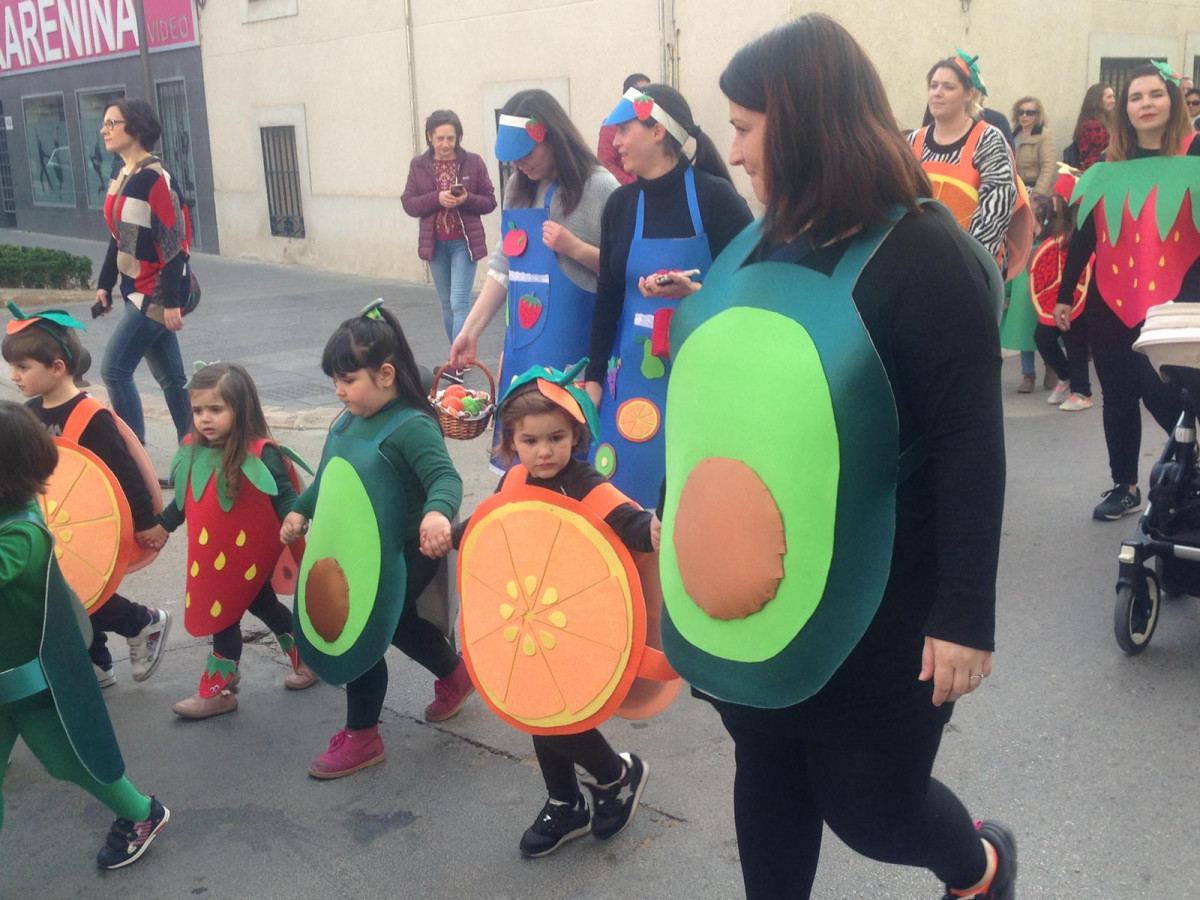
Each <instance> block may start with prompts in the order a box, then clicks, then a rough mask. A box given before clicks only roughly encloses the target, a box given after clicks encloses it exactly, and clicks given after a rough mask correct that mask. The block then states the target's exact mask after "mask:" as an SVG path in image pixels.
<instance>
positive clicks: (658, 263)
mask: <svg viewBox="0 0 1200 900" xmlns="http://www.w3.org/2000/svg"><path fill="white" fill-rule="evenodd" d="M684 184H685V186H686V188H687V202H688V211H689V212H690V213H691V216H692V230H693V231H694V232H695V235H694V236H692V237H686V238H644V237H642V230H643V224H644V221H645V207H646V195H645V193H642V194H640V195H639V196H638V207H637V221H636V222H635V224H634V229H633V240H632V242H631V243H630V245H629V261H628V262H627V263H626V264H625V304H624V307H623V308H622V311H621V321H620V322H619V323H618V325H617V340H616V344H615V345H614V347H613V352H612V356H611V357H610V358H609V361H608V372H607V375H606V377H605V381H604V396H603V398H602V399H601V401H600V434H599V435H598V441H599V444H598V446H596V447H595V449H594V450H593V451H592V463H593V465H595V467H596V469H597V470H598V471H599V472H600V474H602V475H604V476H605V477H607V478H609V479H610V480H611V481H612V482H613V483H614V484H615V485H616V486H617V489H618V490H620V491H621V493H623V494H624V495H625V496H626V497H628V498H629V499H631V500H633V501H634V502H635V503H639V504H641V505H642V506H644V507H646V508H648V509H653V508H654V507H655V506H657V505H658V494H659V489H660V488H661V487H662V480H663V474H664V473H665V471H666V459H665V456H664V455H663V448H664V443H663V413H664V411H665V409H666V401H667V379H668V377H669V375H670V372H671V361H670V357H669V353H668V347H667V346H666V341H665V334H666V329H667V327H668V325H669V323H670V320H671V315H672V314H673V313H674V312H675V310H676V308H677V307H678V306H679V303H680V301H679V300H668V299H664V298H661V297H657V298H653V299H652V298H649V297H644V296H642V292H641V290H640V289H639V288H638V279H639V278H644V277H645V276H647V275H650V274H651V273H654V272H658V271H660V270H675V271H686V270H688V269H699V270H700V275H699V276H697V277H696V278H695V279H693V280H696V281H699V280H700V279H701V278H703V277H704V273H705V272H707V271H708V268H709V266H711V265H712V251H711V250H710V249H709V246H708V235H706V234H705V233H704V223H703V222H701V221H700V204H699V202H698V201H697V199H696V176H695V173H694V172H693V170H692V169H690V168H689V169H688V170H687V172H686V173H685V175H684Z"/></svg>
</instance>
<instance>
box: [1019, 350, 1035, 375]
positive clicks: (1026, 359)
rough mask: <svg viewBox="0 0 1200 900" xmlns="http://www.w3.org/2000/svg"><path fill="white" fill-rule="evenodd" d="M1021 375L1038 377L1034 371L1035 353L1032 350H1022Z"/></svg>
mask: <svg viewBox="0 0 1200 900" xmlns="http://www.w3.org/2000/svg"><path fill="white" fill-rule="evenodd" d="M1021 374H1022V375H1036V374H1037V372H1035V371H1034V369H1033V351H1032V350H1022V351H1021Z"/></svg>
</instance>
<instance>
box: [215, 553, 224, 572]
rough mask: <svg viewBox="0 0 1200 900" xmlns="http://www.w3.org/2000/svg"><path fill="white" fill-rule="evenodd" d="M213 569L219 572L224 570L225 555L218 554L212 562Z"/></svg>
mask: <svg viewBox="0 0 1200 900" xmlns="http://www.w3.org/2000/svg"><path fill="white" fill-rule="evenodd" d="M213 568H214V569H216V570H217V571H218V572H220V571H221V570H222V569H224V568H225V554H224V553H218V554H217V558H216V559H214V560H213Z"/></svg>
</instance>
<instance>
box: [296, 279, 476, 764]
mask: <svg viewBox="0 0 1200 900" xmlns="http://www.w3.org/2000/svg"><path fill="white" fill-rule="evenodd" d="M321 368H322V369H323V370H324V372H325V374H326V375H328V376H330V377H331V378H333V381H334V386H335V389H336V392H337V397H338V399H339V400H340V401H341V402H342V403H344V404H345V405H346V411H345V412H344V413H343V414H342V415H341V416H340V417H339V418H338V419H337V421H336V422H334V423H333V426H332V427H331V428H330V432H329V437H328V438H327V439H326V441H325V449H324V451H323V453H322V455H321V466H320V469H319V470H318V472H317V477H316V480H315V481H313V483H312V485H311V486H310V487H309V488H308V490H306V491H305V492H304V494H303V495H302V496H301V497H300V499H299V500H298V501H297V503H296V507H295V510H294V511H293V512H292V513H291V514H290V515H289V516H288V517H287V518H286V519H285V520H284V523H283V528H282V530H281V532H280V537H281V538H282V539H283V541H284V542H285V543H291V542H292V541H295V540H298V539H299V538H300V536H301V535H302V534H304V533H305V531H306V528H307V527H308V524H309V520H311V521H312V527H311V530H309V531H308V540H307V546H306V548H305V552H304V559H303V561H302V562H301V565H300V574H299V578H298V580H297V585H296V618H297V623H296V640H297V642H298V643H299V644H300V648H301V653H303V654H304V658H305V660H306V661H307V662H308V663H309V665H311V666H312V667H313V669H314V670H315V671H316V672H317V674H318V675H319V676H320V677H321V678H322V679H323V680H325V681H327V682H329V683H330V684H345V685H346V705H347V710H346V727H345V728H342V729H339V730H338V732H337V733H336V734H335V735H334V736H333V738H332V739H331V740H330V742H329V749H328V750H327V751H326V752H325V753H323V754H321V755H320V756H318V757H317V758H316V759H314V760H313V761H312V763H311V764H310V765H309V767H308V774H309V775H311V776H312V777H313V778H322V779H327V778H341V777H343V776H346V775H350V774H353V773H354V772H357V771H359V770H360V769H364V768H366V767H367V766H373V765H376V764H378V763H381V762H383V760H384V759H385V757H386V755H387V753H386V751H385V750H384V746H383V740H382V739H381V738H380V737H379V714H380V713H381V712H382V711H383V701H384V697H385V695H386V694H387V685H388V670H387V663H386V662H385V661H384V658H383V657H384V653H385V652H386V651H387V648H388V646H389V645H394V646H395V647H397V648H399V649H400V650H401V651H402V652H403V653H404V654H405V655H406V656H408V657H410V658H411V659H413V660H415V661H416V662H418V663H420V664H421V665H422V666H424V667H425V668H426V669H428V670H429V671H430V672H432V673H433V675H434V676H435V677H436V679H437V680H436V681H435V682H434V695H435V696H434V700H433V702H432V703H430V704H429V706H428V707H426V709H425V718H426V720H427V721H430V722H441V721H444V720H445V719H448V718H450V717H451V716H453V715H454V714H455V713H457V712H458V710H459V708H460V707H461V706H462V704H463V702H464V701H465V700H466V699H467V697H468V696H470V694H471V692H472V691H473V690H474V688H473V687H472V685H471V678H470V676H469V675H468V673H467V669H466V666H465V665H464V663H463V661H462V657H460V656H459V655H458V653H457V652H456V651H455V650H454V647H453V646H452V645H451V644H450V642H449V641H448V640H447V639H446V636H445V634H443V633H442V631H441V630H440V629H438V628H437V626H435V625H433V624H432V623H430V622H427V621H425V620H424V619H422V618H421V617H420V616H419V615H418V614H417V598H418V597H419V596H420V595H421V593H422V592H423V591H424V590H425V588H426V587H427V586H428V585H429V583H430V582H431V581H432V580H433V578H434V576H435V575H436V573H437V568H438V565H439V557H442V556H445V554H446V552H447V551H448V550H449V549H450V519H451V518H452V517H453V516H454V515H455V514H456V513H457V512H458V507H459V504H460V503H462V478H460V477H459V474H458V472H457V470H456V469H455V468H454V463H453V462H452V461H451V459H450V454H449V453H447V452H446V444H445V441H444V439H443V437H442V432H441V429H440V428H439V427H438V424H437V420H436V418H435V417H434V411H433V407H432V406H431V405H430V402H429V397H428V396H427V395H426V394H425V392H424V391H423V390H422V389H421V379H420V373H419V372H418V370H417V364H416V361H415V360H414V359H413V354H412V350H411V349H410V348H409V346H408V341H407V340H406V339H405V337H404V331H403V329H401V327H400V323H399V322H397V321H396V319H395V317H394V316H393V315H392V314H391V313H390V312H388V311H387V310H386V309H383V301H382V300H376V301H375V302H373V303H371V304H369V305H368V306H367V308H366V309H364V310H363V311H362V313H361V314H359V315H357V316H355V317H353V318H351V319H347V320H346V321H345V322H343V323H342V324H341V325H340V326H338V328H337V330H336V331H335V332H334V333H333V335H332V336H331V337H330V338H329V341H328V342H327V343H326V344H325V351H324V354H323V355H322V358H321Z"/></svg>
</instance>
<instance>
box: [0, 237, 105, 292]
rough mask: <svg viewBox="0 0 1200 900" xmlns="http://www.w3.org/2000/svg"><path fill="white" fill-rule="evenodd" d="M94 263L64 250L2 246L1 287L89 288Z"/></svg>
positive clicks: (0, 260)
mask: <svg viewBox="0 0 1200 900" xmlns="http://www.w3.org/2000/svg"><path fill="white" fill-rule="evenodd" d="M91 285H92V261H91V260H90V259H88V258H87V257H86V256H75V255H73V254H71V253H67V252H65V251H63V250H46V249H44V248H42V247H18V246H14V245H13V244H0V287H7V288H87V287H91Z"/></svg>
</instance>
